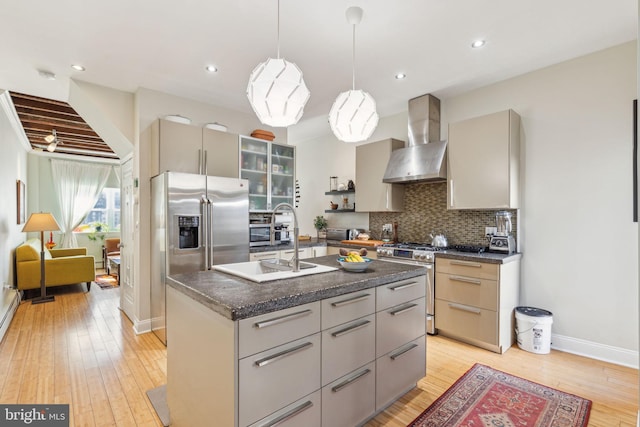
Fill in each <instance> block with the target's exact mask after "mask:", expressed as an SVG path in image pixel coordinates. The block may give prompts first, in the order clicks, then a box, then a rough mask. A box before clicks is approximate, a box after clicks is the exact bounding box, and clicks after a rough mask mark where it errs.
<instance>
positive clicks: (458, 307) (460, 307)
mask: <svg viewBox="0 0 640 427" xmlns="http://www.w3.org/2000/svg"><path fill="white" fill-rule="evenodd" d="M449 308H453V309H455V310H462V311H466V312H469V313H473V314H480V313H482V311H481V310H480V309H479V308H473V307H469V306H466V305H462V304H454V303H451V302H450V303H449Z"/></svg>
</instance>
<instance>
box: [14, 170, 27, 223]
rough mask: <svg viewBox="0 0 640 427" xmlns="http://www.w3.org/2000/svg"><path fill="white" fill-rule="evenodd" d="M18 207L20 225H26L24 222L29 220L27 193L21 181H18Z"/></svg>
mask: <svg viewBox="0 0 640 427" xmlns="http://www.w3.org/2000/svg"><path fill="white" fill-rule="evenodd" d="M16 206H17V207H18V209H17V218H18V224H24V222H25V221H26V220H27V218H26V212H27V209H26V191H25V186H24V182H22V181H20V180H19V179H18V180H17V181H16Z"/></svg>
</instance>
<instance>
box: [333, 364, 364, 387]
mask: <svg viewBox="0 0 640 427" xmlns="http://www.w3.org/2000/svg"><path fill="white" fill-rule="evenodd" d="M370 372H371V369H365V370H364V371H360V372H358V373H357V374H355V375H354V376H352V377H351V378H347V379H346V380H344V381H342V382H341V383H340V384H338V385H335V386H333V387H331V391H333V392H334V393H337V392H339V391H340V390H342V389H343V388H345V387H346V386H348V385H349V384H353V383H354V382H356V381H358V380H359V379H360V378H362V377H364V376H365V375H367V374H368V373H370Z"/></svg>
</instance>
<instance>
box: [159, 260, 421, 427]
mask: <svg viewBox="0 0 640 427" xmlns="http://www.w3.org/2000/svg"><path fill="white" fill-rule="evenodd" d="M310 261H311V262H314V263H318V264H324V265H330V266H336V267H337V266H338V264H337V263H336V259H335V256H325V257H320V258H314V259H312V260H310ZM425 274H426V269H425V268H424V267H420V266H412V265H406V264H398V263H389V262H384V261H373V264H372V265H371V266H370V267H369V269H368V270H367V271H366V272H363V273H350V272H346V271H344V270H342V269H338V270H336V271H332V272H328V273H322V274H317V275H311V276H303V277H298V278H293V279H286V280H278V281H273V282H266V283H262V284H258V283H253V282H250V281H247V280H244V279H240V278H236V277H234V276H230V275H227V274H222V273H219V272H215V271H213V272H197V273H186V274H179V275H175V276H171V277H170V278H169V279H170V280H169V286H168V288H167V404H168V406H169V412H170V417H171V422H172V424H171V425H172V426H178V427H179V426H189V427H198V426H211V425H216V426H221V427H225V426H229V427H245V426H251V427H254V426H256V427H257V426H262V427H267V426H275V425H278V426H289V427H291V426H305V427H309V426H325V427H329V426H330V427H339V426H348V427H351V426H356V425H359V424H362V423H363V422H365V421H366V420H368V419H370V418H371V417H373V416H374V415H376V414H377V413H379V412H380V411H382V410H383V409H384V408H385V407H387V406H389V405H390V404H391V403H392V402H394V401H395V400H396V399H398V398H399V397H400V396H402V395H403V394H404V393H406V392H407V391H409V390H410V389H412V388H413V387H414V386H415V384H416V382H417V381H418V380H420V379H421V378H423V377H424V376H425V373H426V346H425V326H426V324H425V323H426V319H425V314H426V313H425V298H426V276H425Z"/></svg>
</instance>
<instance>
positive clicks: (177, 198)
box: [151, 172, 249, 345]
mask: <svg viewBox="0 0 640 427" xmlns="http://www.w3.org/2000/svg"><path fill="white" fill-rule="evenodd" d="M151 209H152V212H151V330H152V331H153V332H154V333H155V334H156V336H157V337H158V338H159V339H160V340H161V341H162V342H163V343H164V344H165V345H166V344H167V334H166V318H165V313H166V310H165V286H166V282H165V279H166V277H167V276H170V275H172V274H177V273H187V272H193V271H204V270H211V266H212V265H214V264H226V263H233V262H243V261H249V183H248V181H247V180H246V179H236V178H224V177H217V176H206V175H196V174H187V173H178V172H165V173H162V174H160V175H158V176H155V177H153V178H152V179H151Z"/></svg>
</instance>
